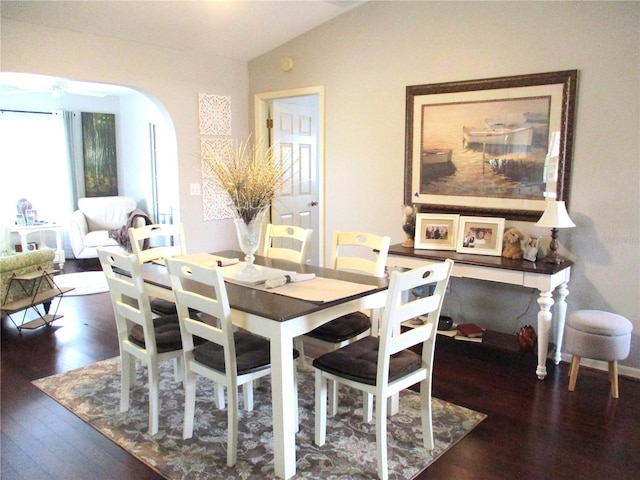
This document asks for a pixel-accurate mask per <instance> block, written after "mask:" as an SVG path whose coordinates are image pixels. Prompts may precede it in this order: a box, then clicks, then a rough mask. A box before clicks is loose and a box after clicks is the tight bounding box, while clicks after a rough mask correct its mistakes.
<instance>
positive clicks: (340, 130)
mask: <svg viewBox="0 0 640 480" xmlns="http://www.w3.org/2000/svg"><path fill="white" fill-rule="evenodd" d="M639 25H640V4H639V3H637V2H370V3H368V4H366V5H364V6H362V7H359V8H357V9H355V10H353V11H351V12H348V13H346V14H345V15H342V16H341V17H338V18H336V19H334V20H333V21H331V22H329V23H327V24H324V25H322V26H320V27H318V28H316V29H315V30H313V31H311V32H309V33H307V34H305V35H303V36H301V37H298V38H297V39H295V40H293V41H291V42H289V43H287V44H285V45H283V46H281V47H279V48H277V49H275V50H273V51H272V52H269V53H268V54H266V55H263V56H261V57H259V58H256V59H254V60H253V61H251V62H250V63H249V78H250V89H251V93H259V92H267V91H279V90H286V89H291V88H299V87H304V86H311V85H324V86H325V89H326V171H325V177H326V205H325V208H326V232H325V233H326V234H325V241H329V239H330V235H331V233H332V232H333V230H336V229H350V228H358V229H362V230H368V231H373V232H377V233H384V234H389V235H391V236H392V240H393V241H394V242H400V241H402V240H403V232H402V230H401V228H400V218H401V217H400V205H401V203H402V200H403V175H404V163H403V162H404V133H405V87H406V86H407V85H419V84H429V83H437V82H448V81H457V80H470V79H480V78H491V77H499V76H508V75H520V74H529V73H540V72H550V71H558V70H571V69H577V70H579V80H578V98H577V117H576V129H575V149H574V163H573V167H572V182H571V202H570V213H571V217H572V218H573V220H574V221H575V223H576V224H577V228H575V229H572V230H563V231H561V241H562V243H563V245H564V247H566V248H567V249H568V250H569V252H570V254H571V256H572V257H574V258H575V262H576V264H575V266H574V268H573V272H572V281H571V283H570V285H569V290H570V295H569V311H571V310H575V309H578V308H595V309H604V310H610V311H614V312H617V313H619V314H622V315H624V316H626V317H628V318H629V319H631V320H632V322H633V323H634V328H635V333H634V336H633V340H632V353H631V355H630V357H629V359H628V360H627V361H626V362H623V364H624V365H626V366H627V367H633V368H634V369H638V368H640V338H639V336H640V308H639V307H640V283H639V282H640V280H639V278H640V275H639V273H640V258H639V257H640V213H639V212H640V195H639V193H638V192H639V191H640V162H639V157H640V138H639V136H640V112H639V105H640V102H639V98H640V92H639V86H640V53H639V52H640V49H639V48H638V47H639V45H640V42H639V40H640V38H639V35H640V30H639ZM285 56H289V57H292V59H293V61H294V67H293V69H292V70H291V71H289V72H283V71H282V70H281V69H280V59H281V58H282V57H285ZM518 226H519V227H521V228H522V229H529V230H531V226H530V225H521V224H519V225H518ZM540 233H542V234H544V235H545V237H547V242H548V236H549V232H546V231H542V232H540ZM535 298H536V297H535V293H533V292H523V291H522V290H521V289H518V288H515V287H504V286H501V285H498V284H490V283H486V282H483V283H478V282H474V281H460V280H457V281H454V282H453V288H452V290H451V293H450V295H449V298H448V301H447V305H446V308H445V309H446V310H447V312H448V313H449V314H451V315H453V316H454V319H455V320H457V321H476V322H479V323H482V324H483V325H486V326H489V327H491V328H495V329H498V330H502V331H504V332H506V333H515V332H516V331H517V329H518V328H519V327H520V325H522V324H526V323H530V324H533V325H536V316H535V314H536V311H537V307H538V306H537V304H536V302H535ZM623 370H624V369H623ZM627 372H628V373H629V371H628V370H627ZM632 373H633V374H638V371H634V372H632Z"/></svg>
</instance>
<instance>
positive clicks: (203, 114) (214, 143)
mask: <svg viewBox="0 0 640 480" xmlns="http://www.w3.org/2000/svg"><path fill="white" fill-rule="evenodd" d="M198 106H199V115H200V168H201V170H200V171H201V173H200V176H201V179H202V212H203V220H204V221H210V220H221V219H224V218H233V210H232V209H231V207H230V199H229V196H228V195H227V194H226V193H225V192H224V190H222V189H221V188H220V187H219V186H218V185H217V184H216V182H215V180H214V178H213V172H212V171H211V167H210V166H209V165H210V164H209V162H210V161H212V159H213V158H215V157H216V156H217V155H220V154H222V153H223V152H224V151H225V150H226V149H227V148H228V147H229V145H230V144H231V143H232V139H231V97H226V96H222V95H210V94H206V93H200V94H199V95H198Z"/></svg>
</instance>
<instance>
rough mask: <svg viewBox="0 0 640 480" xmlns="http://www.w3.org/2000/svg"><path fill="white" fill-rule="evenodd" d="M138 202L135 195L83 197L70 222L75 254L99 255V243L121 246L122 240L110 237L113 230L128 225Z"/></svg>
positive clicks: (72, 246)
mask: <svg viewBox="0 0 640 480" xmlns="http://www.w3.org/2000/svg"><path fill="white" fill-rule="evenodd" d="M136 204H137V202H136V199H135V198H133V197H124V196H117V197H91V198H80V199H79V200H78V210H76V211H75V212H73V215H72V216H71V224H70V226H69V238H70V241H71V248H72V250H73V255H74V256H75V258H97V257H98V252H97V250H96V249H97V248H98V247H115V248H118V242H117V241H116V240H115V239H113V238H110V236H109V230H114V229H119V228H121V227H122V226H124V225H126V224H127V219H128V217H129V214H130V213H131V212H132V211H134V210H135V209H136Z"/></svg>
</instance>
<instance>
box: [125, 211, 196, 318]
mask: <svg viewBox="0 0 640 480" xmlns="http://www.w3.org/2000/svg"><path fill="white" fill-rule="evenodd" d="M129 240H130V243H131V250H132V253H133V255H135V257H136V258H137V260H138V262H139V263H141V264H142V263H147V262H156V263H162V262H164V259H165V258H167V257H175V256H177V255H186V253H187V248H186V241H185V237H184V230H183V227H182V224H181V223H176V224H172V223H162V224H152V225H145V226H142V227H138V228H130V229H129ZM151 311H152V312H153V313H154V314H156V315H175V314H177V311H176V305H175V303H173V302H170V301H168V300H164V299H162V298H152V299H151Z"/></svg>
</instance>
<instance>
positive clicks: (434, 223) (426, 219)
mask: <svg viewBox="0 0 640 480" xmlns="http://www.w3.org/2000/svg"><path fill="white" fill-rule="evenodd" d="M459 221H460V215H454V214H439V213H418V214H417V215H416V234H415V242H414V243H415V247H414V248H416V249H428V250H453V251H455V249H456V242H457V239H458V222H459Z"/></svg>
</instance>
